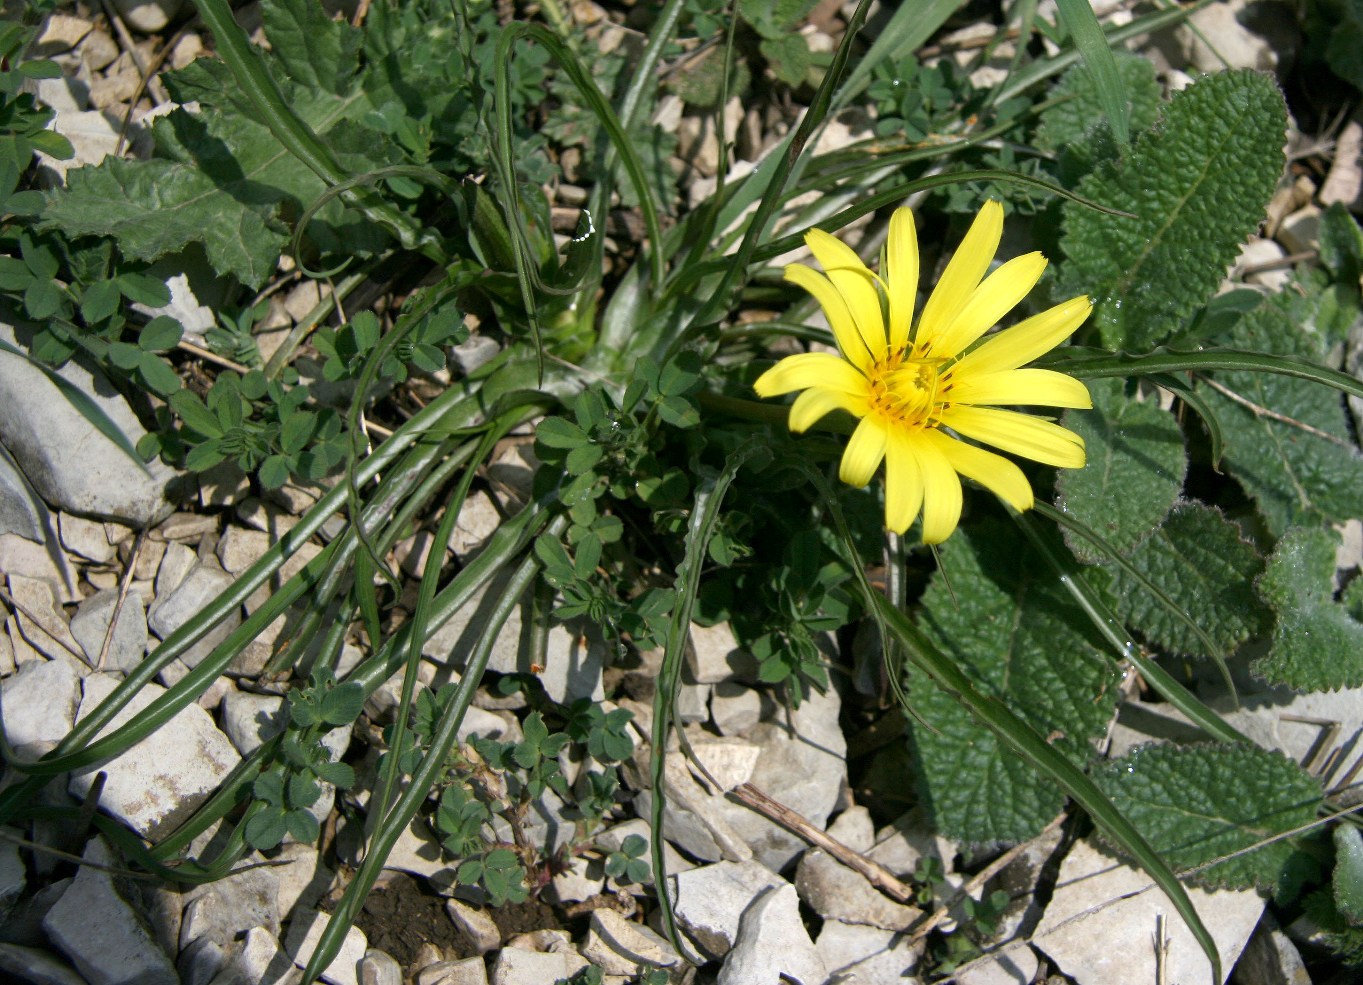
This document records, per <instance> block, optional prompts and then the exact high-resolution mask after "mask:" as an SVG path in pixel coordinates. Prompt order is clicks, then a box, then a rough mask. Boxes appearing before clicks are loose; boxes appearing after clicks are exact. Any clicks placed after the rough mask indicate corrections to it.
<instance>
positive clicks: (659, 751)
mask: <svg viewBox="0 0 1363 985" xmlns="http://www.w3.org/2000/svg"><path fill="white" fill-rule="evenodd" d="M770 454H771V453H770V452H769V451H768V450H767V448H766V445H765V444H764V443H763V442H762V441H761V439H759V438H757V437H751V438H748V439H747V440H746V441H744V442H743V443H742V444H741V445H739V446H738V447H737V448H735V449H734V450H733V451H732V452H730V453H729V455H728V456H727V457H726V458H725V460H724V468H723V470H722V471H721V472H719V473H718V474H717V475H707V476H701V477H699V481H698V482H697V486H696V495H695V501H694V502H693V503H692V505H691V512H690V519H689V521H688V523H687V527H686V553H685V555H684V556H683V557H682V562H681V564H680V565H678V566H677V578H676V585H675V592H676V601H675V602H674V603H673V607H672V619H671V621H670V622H669V623H668V629H667V643H666V645H665V647H664V649H663V662H662V668H661V670H659V672H658V682H657V687H656V689H655V690H654V695H653V734H652V743H653V748H652V750H651V754H652V758H651V760H650V762H649V773H650V776H651V781H652V787H653V811H652V817H651V818H650V824H651V827H652V830H651V832H650V841H651V844H652V850H653V884H654V885H655V886H657V887H658V904H659V908H660V909H661V911H662V915H663V924H664V926H665V927H666V928H667V935H668V937H669V938H670V939H671V940H672V944H673V946H674V947H676V948H677V951H678V953H681V954H685V953H687V949H686V948H685V947H683V945H682V943H681V935H680V933H679V931H678V930H677V918H676V915H675V914H674V913H673V910H672V898H671V896H670V894H669V893H668V890H667V862H666V858H667V856H666V854H665V848H664V842H663V809H664V806H665V801H664V791H663V786H664V784H663V770H664V765H665V762H664V758H663V757H664V755H665V754H666V750H667V735H668V732H669V731H670V730H671V728H672V726H673V709H674V707H675V703H676V698H677V689H678V687H679V686H680V685H681V669H682V663H683V661H684V657H685V654H686V640H687V632H688V630H689V629H690V626H691V614H692V612H693V611H694V610H695V606H696V595H697V593H698V592H699V591H700V575H701V570H702V568H703V567H704V566H705V560H706V549H707V548H708V546H709V544H710V538H712V537H713V536H714V533H715V527H716V524H717V523H718V521H719V508H720V506H721V505H722V504H723V502H724V494H725V493H726V492H728V489H729V485H730V484H731V483H732V482H733V481H734V477H735V476H737V475H738V470H739V469H740V468H742V467H743V466H744V465H745V464H747V463H748V462H749V461H751V460H753V459H754V458H756V457H758V456H760V455H767V456H770Z"/></svg>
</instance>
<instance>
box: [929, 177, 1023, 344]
mask: <svg viewBox="0 0 1363 985" xmlns="http://www.w3.org/2000/svg"><path fill="white" fill-rule="evenodd" d="M1002 236H1003V206H1002V205H1000V204H999V203H998V202H994V201H989V202H985V203H984V208H982V209H980V214H979V215H977V216H976V217H975V221H974V222H973V223H971V225H970V231H969V232H967V233H966V234H965V239H964V240H962V241H961V245H960V247H959V248H958V249H957V250H956V255H955V256H953V257H952V258H951V262H950V263H948V264H947V269H946V271H945V272H943V274H942V279H941V280H940V281H938V282H937V286H936V287H935V288H933V291H932V296H931V297H930V298H928V303H927V304H925V305H924V306H923V317H922V319H921V320H920V321H919V323H918V334H917V335H916V336H915V340H916V341H918V342H924V341H928V340H931V339H935V338H937V337H938V336H939V335H941V334H942V331H943V329H944V328H945V327H946V326H948V325H950V324H951V322H952V320H953V319H955V317H956V315H957V314H958V313H960V310H961V309H962V308H963V307H965V303H966V302H967V301H968V300H970V295H971V294H972V293H974V290H975V288H976V287H978V286H979V283H980V279H981V278H982V277H984V274H985V271H987V270H988V269H989V264H990V262H991V261H992V260H993V259H994V253H995V252H996V251H997V250H998V248H999V239H1000V237H1002Z"/></svg>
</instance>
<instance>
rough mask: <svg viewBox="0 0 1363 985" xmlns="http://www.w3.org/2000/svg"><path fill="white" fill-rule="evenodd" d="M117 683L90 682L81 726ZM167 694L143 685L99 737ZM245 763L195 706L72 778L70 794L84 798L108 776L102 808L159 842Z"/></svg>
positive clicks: (105, 678) (98, 678)
mask: <svg viewBox="0 0 1363 985" xmlns="http://www.w3.org/2000/svg"><path fill="white" fill-rule="evenodd" d="M118 684H119V681H118V679H117V678H115V677H112V676H110V675H108V674H91V675H90V676H89V677H87V678H85V684H84V695H83V696H82V698H81V703H80V710H79V712H78V713H77V717H76V721H78V722H79V721H80V720H81V719H82V718H84V717H85V716H87V715H89V714H90V712H91V711H93V710H94V709H95V707H97V706H98V705H99V704H100V702H102V701H103V700H104V699H105V698H106V697H108V695H109V694H110V693H111V692H112V691H113V690H114V688H115V687H117V686H118ZM163 693H164V688H162V687H160V686H159V685H156V684H147V685H144V686H143V687H142V689H141V690H140V691H139V692H138V693H137V694H136V695H135V696H134V697H133V699H132V700H131V701H129V702H128V704H126V705H124V707H123V708H122V709H120V711H119V712H118V714H117V715H115V716H114V718H113V720H112V721H111V722H110V723H109V724H108V725H106V726H105V727H104V729H103V730H101V732H100V733H99V734H100V735H101V736H103V735H107V734H108V733H109V732H110V731H112V730H113V729H115V728H117V727H118V726H120V725H122V724H123V723H125V722H126V721H128V719H130V718H131V717H132V716H133V715H135V714H136V713H137V712H139V711H141V710H142V709H143V708H145V707H147V705H149V704H151V702H152V701H153V700H155V699H156V698H157V697H159V696H160V695H161V694H163ZM240 761H241V757H240V756H238V755H237V752H236V750H235V749H233V748H232V743H231V741H230V740H228V738H227V736H225V735H223V734H222V733H221V732H219V731H218V729H217V727H216V726H215V725H214V724H213V721H212V719H210V718H209V717H208V713H207V712H206V711H204V710H203V709H202V708H200V707H199V706H198V705H196V704H190V705H188V706H186V707H184V708H182V709H181V710H180V711H179V713H177V714H176V715H175V717H174V718H172V719H171V720H170V721H169V722H167V723H166V724H165V725H163V726H162V727H161V728H159V729H158V730H157V731H155V732H153V733H152V734H151V735H149V736H147V737H146V738H145V739H143V740H142V741H141V742H139V743H138V744H137V745H135V746H133V747H132V748H131V749H129V750H128V751H127V752H125V753H123V755H121V756H118V757H117V758H115V759H113V760H110V761H109V762H106V763H100V764H97V765H95V766H92V767H89V768H87V769H86V770H84V771H82V772H79V773H72V774H71V781H70V787H69V789H70V791H71V793H72V794H73V795H74V796H76V797H84V796H85V795H86V794H87V793H88V792H89V790H90V787H91V785H92V784H93V783H94V778H95V774H97V773H99V772H100V771H103V772H105V773H106V774H107V775H108V778H107V780H106V782H105V784H104V789H103V791H102V793H101V794H100V799H99V806H100V807H101V808H103V809H104V810H106V811H108V812H109V813H110V814H112V815H114V816H115V817H117V818H120V819H121V820H123V821H124V822H125V823H127V824H128V825H130V826H131V827H132V828H134V829H135V830H136V831H137V832H138V833H139V834H141V835H142V836H143V837H145V838H155V837H157V836H158V835H159V834H161V833H164V832H165V831H167V830H169V829H170V828H171V827H173V826H174V825H176V824H178V823H179V822H180V821H181V820H183V819H184V818H185V817H187V816H188V815H189V814H191V813H192V812H193V811H194V810H195V808H197V807H198V806H199V804H201V803H203V801H205V800H207V799H208V797H209V795H210V794H212V792H213V791H214V790H215V789H216V788H217V786H218V784H220V783H221V782H222V781H223V780H224V779H225V778H226V777H227V774H228V773H229V772H231V770H232V769H233V767H235V766H236V765H237V763H239V762H240Z"/></svg>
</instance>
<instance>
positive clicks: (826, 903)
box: [795, 848, 922, 931]
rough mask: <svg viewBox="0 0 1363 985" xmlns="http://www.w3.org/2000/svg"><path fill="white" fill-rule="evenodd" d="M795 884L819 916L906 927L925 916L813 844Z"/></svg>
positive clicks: (898, 928) (883, 927) (887, 927)
mask: <svg viewBox="0 0 1363 985" xmlns="http://www.w3.org/2000/svg"><path fill="white" fill-rule="evenodd" d="M795 888H796V889H797V890H799V892H800V898H801V899H803V900H804V901H805V902H806V903H808V904H809V906H810V907H811V908H812V909H813V910H814V912H815V913H817V914H819V916H821V917H826V918H831V919H833V920H841V921H843V922H844V923H864V924H868V925H869V926H872V927H879V928H880V929H881V930H893V931H905V930H908V929H909V928H910V927H912V926H913V925H914V924H915V923H916V922H917V921H918V919H919V917H921V916H922V911H920V910H919V909H917V908H916V907H912V906H905V905H904V904H903V903H896V902H895V901H894V900H892V899H890V898H889V897H888V896H885V895H884V894H883V893H881V892H880V891H879V890H878V889H876V888H875V887H874V886H872V885H871V882H870V880H868V879H867V878H866V877H865V876H864V875H862V874H861V873H860V872H857V871H856V870H855V869H850V868H848V867H847V866H845V865H843V864H842V863H841V862H839V861H838V860H837V859H835V858H833V856H831V855H829V854H828V853H827V852H824V851H822V850H821V849H818V848H811V849H810V850H809V851H807V852H805V854H804V857H803V858H802V859H800V867H799V869H798V870H796V875H795Z"/></svg>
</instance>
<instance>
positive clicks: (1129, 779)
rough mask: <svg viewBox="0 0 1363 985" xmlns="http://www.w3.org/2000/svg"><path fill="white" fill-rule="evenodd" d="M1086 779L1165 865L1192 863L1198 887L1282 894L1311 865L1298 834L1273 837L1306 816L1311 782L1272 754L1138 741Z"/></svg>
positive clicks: (1309, 816) (1316, 792) (1311, 803)
mask: <svg viewBox="0 0 1363 985" xmlns="http://www.w3.org/2000/svg"><path fill="white" fill-rule="evenodd" d="M1094 781H1095V782H1096V783H1097V784H1098V787H1099V789H1100V790H1102V791H1103V792H1104V793H1105V794H1107V795H1108V796H1109V797H1110V798H1112V802H1113V804H1115V805H1116V807H1117V809H1118V810H1120V811H1121V812H1122V813H1123V814H1125V815H1126V816H1127V818H1129V819H1130V820H1131V822H1132V823H1133V824H1134V825H1135V826H1136V828H1137V829H1138V830H1139V831H1140V832H1141V833H1142V834H1143V835H1144V836H1145V837H1146V839H1147V840H1148V841H1149V842H1150V843H1151V845H1152V846H1153V847H1154V848H1155V849H1156V850H1157V851H1158V852H1159V853H1160V854H1161V856H1163V857H1164V858H1165V859H1166V860H1167V861H1168V862H1169V864H1170V865H1172V866H1173V867H1174V868H1175V869H1179V870H1184V871H1188V870H1194V869H1195V870H1196V874H1195V875H1194V876H1193V878H1194V879H1195V880H1196V881H1197V882H1198V883H1200V884H1201V885H1204V886H1206V887H1209V888H1218V889H1219V888H1227V889H1248V888H1250V887H1255V888H1258V889H1265V890H1270V891H1272V892H1273V893H1275V894H1277V895H1279V896H1280V897H1286V898H1291V897H1292V896H1294V895H1295V894H1296V892H1297V890H1298V889H1299V888H1300V886H1301V883H1302V881H1303V880H1304V879H1305V878H1306V877H1308V876H1309V875H1311V874H1313V873H1314V872H1315V869H1316V863H1315V862H1314V860H1313V859H1312V858H1311V857H1310V856H1309V855H1308V854H1307V853H1306V852H1305V851H1304V850H1303V849H1302V847H1301V843H1300V839H1299V838H1295V837H1284V838H1278V837H1276V836H1280V835H1286V834H1287V832H1290V831H1293V830H1295V829H1297V828H1299V827H1302V826H1303V825H1306V824H1309V823H1310V822H1311V821H1312V820H1314V819H1315V816H1316V810H1317V808H1319V806H1320V802H1321V789H1320V781H1319V780H1317V779H1316V778H1314V777H1312V776H1311V775H1310V774H1308V773H1307V772H1306V771H1305V770H1303V769H1301V768H1300V767H1299V766H1297V765H1296V764H1295V763H1293V762H1292V761H1291V760H1289V759H1287V758H1286V757H1284V756H1283V755H1282V754H1280V753H1277V752H1271V751H1269V750H1266V749H1260V748H1258V747H1256V746H1245V745H1235V746H1231V745H1226V746H1212V745H1199V746H1187V747H1177V746H1145V747H1142V748H1139V749H1137V750H1135V751H1134V752H1133V753H1132V754H1131V755H1130V756H1127V757H1125V758H1123V759H1120V760H1117V761H1114V762H1112V763H1110V764H1108V765H1107V766H1105V767H1104V768H1103V769H1102V770H1100V771H1098V773H1097V775H1096V776H1095V777H1094ZM1264 842H1267V844H1263V843H1264ZM1254 846H1259V847H1254ZM1251 848H1252V849H1253V850H1251V851H1245V850H1246V849H1251ZM1241 852H1244V854H1238V853H1241ZM1228 856H1234V857H1228ZM1217 859H1224V861H1216V860H1217ZM1208 863H1213V864H1210V865H1209V864H1208ZM1204 866H1205V868H1204Z"/></svg>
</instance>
